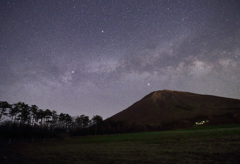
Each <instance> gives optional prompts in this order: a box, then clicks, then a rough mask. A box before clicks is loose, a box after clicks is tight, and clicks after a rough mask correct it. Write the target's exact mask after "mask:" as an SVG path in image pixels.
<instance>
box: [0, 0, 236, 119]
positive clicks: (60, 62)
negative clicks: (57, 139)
mask: <svg viewBox="0 0 240 164" xmlns="http://www.w3.org/2000/svg"><path fill="white" fill-rule="evenodd" d="M239 8H240V2H238V1H234V0H221V1H217V0H216V1H209V0H200V1H192V0H181V1H178V0H173V1H168V0H150V1H149V0H141V1H139V0H123V1H118V0H93V1H87V0H83V1H75V0H69V1H65V0H52V1H47V0H46V1H45V0H44V1H17V0H5V1H1V2H0V20H1V24H0V76H1V78H0V100H2V101H3V100H4V101H8V102H10V103H13V102H14V103H15V102H18V101H24V102H26V103H29V104H36V105H38V106H39V107H40V108H49V109H52V110H57V111H59V112H66V113H70V114H72V115H81V114H86V115H89V116H92V115H96V114H99V115H101V116H103V117H104V118H107V117H109V116H111V115H113V114H115V113H117V112H119V111H121V110H123V109H124V108H126V107H128V106H129V105H131V104H132V103H134V102H135V101H137V100H139V99H140V98H142V97H143V96H145V95H146V94H148V93H150V92H152V91H155V90H162V89H170V90H181V91H189V92H196V93H201V94H211V95H218V96H224V97H232V98H237V99H240V86H239V84H240V74H239V72H240V47H239V45H240V11H239Z"/></svg>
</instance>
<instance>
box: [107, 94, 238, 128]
mask: <svg viewBox="0 0 240 164" xmlns="http://www.w3.org/2000/svg"><path fill="white" fill-rule="evenodd" d="M107 121H111V122H119V123H120V122H121V123H122V124H125V125H126V124H127V125H128V126H129V125H135V126H138V127H145V128H146V127H151V128H153V129H156V128H157V129H176V128H184V127H192V126H196V125H202V124H208V125H217V124H239V123H240V100H237V99H231V98H224V97H218V96H211V95H200V94H195V93H189V92H180V91H170V90H162V91H155V92H152V93H150V94H148V95H147V96H145V97H144V98H142V99H141V100H140V101H138V102H136V103H134V104H133V105H131V106H130V107H128V108H127V109H125V110H123V111H121V112H119V113H117V114H115V115H113V116H112V117H110V118H109V119H107Z"/></svg>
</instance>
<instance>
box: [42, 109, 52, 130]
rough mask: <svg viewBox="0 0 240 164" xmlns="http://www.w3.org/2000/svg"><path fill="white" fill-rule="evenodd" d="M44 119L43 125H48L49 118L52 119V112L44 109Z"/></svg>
mask: <svg viewBox="0 0 240 164" xmlns="http://www.w3.org/2000/svg"><path fill="white" fill-rule="evenodd" d="M44 117H45V123H46V124H47V126H48V125H49V122H50V118H51V117H52V111H50V110H49V109H46V110H45V111H44Z"/></svg>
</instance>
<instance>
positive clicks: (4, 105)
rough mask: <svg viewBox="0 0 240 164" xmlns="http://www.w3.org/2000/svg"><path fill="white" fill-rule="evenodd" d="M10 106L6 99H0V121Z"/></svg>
mask: <svg viewBox="0 0 240 164" xmlns="http://www.w3.org/2000/svg"><path fill="white" fill-rule="evenodd" d="M8 108H11V105H10V104H9V103H8V102H7V101H0V121H1V119H2V116H4V115H5V116H7V112H6V111H7V109H8Z"/></svg>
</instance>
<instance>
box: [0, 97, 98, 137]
mask: <svg viewBox="0 0 240 164" xmlns="http://www.w3.org/2000/svg"><path fill="white" fill-rule="evenodd" d="M102 122H103V119H102V117H101V116H100V115H95V116H93V117H92V118H91V119H90V118H89V117H88V116H86V115H84V114H82V115H80V116H76V117H72V116H71V115H69V114H67V113H60V114H58V113H57V111H55V110H50V109H45V110H43V109H40V108H39V107H38V106H36V105H28V104H26V103H24V102H18V103H14V104H9V103H8V102H7V101H0V140H1V139H2V140H3V139H6V138H26V137H30V138H32V137H37V138H38V137H39V136H40V137H41V136H44V137H61V136H64V135H65V136H69V135H85V134H97V131H98V129H97V128H98V127H100V124H101V123H102Z"/></svg>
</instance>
